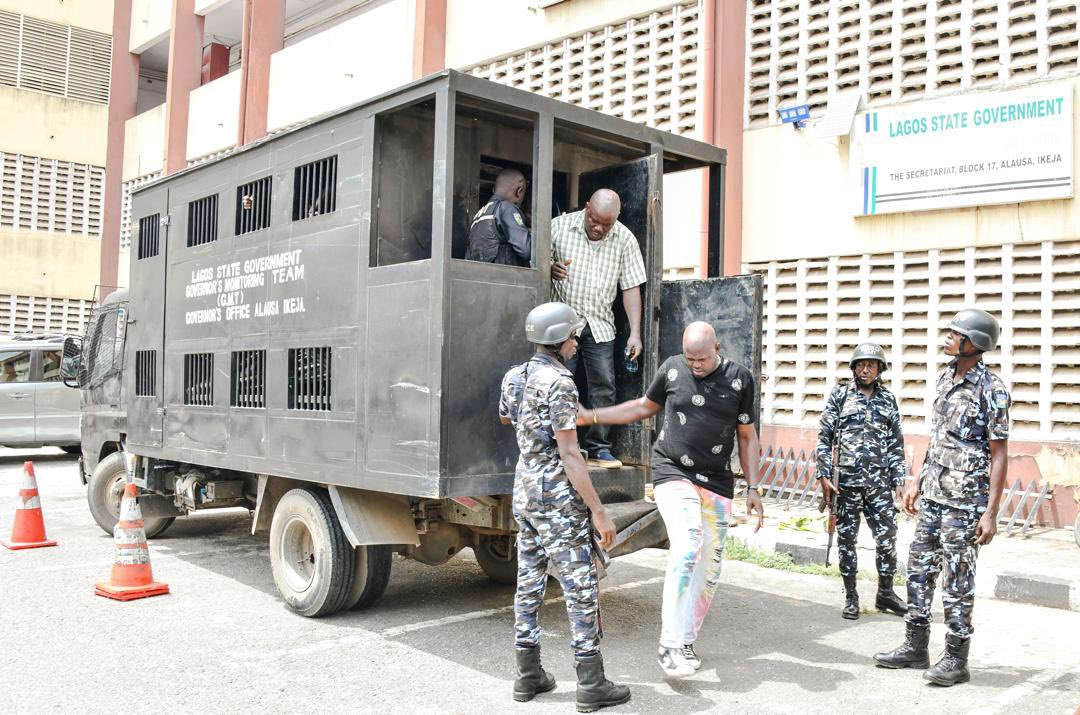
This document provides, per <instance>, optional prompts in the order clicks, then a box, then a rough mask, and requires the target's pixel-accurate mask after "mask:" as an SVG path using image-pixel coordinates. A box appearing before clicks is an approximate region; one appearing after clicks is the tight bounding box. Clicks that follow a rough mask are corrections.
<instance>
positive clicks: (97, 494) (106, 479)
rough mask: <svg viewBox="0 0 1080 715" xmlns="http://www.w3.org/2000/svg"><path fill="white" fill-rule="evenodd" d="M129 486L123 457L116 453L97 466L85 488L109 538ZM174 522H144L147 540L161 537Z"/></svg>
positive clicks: (93, 513) (170, 519) (159, 519)
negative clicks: (125, 486) (125, 489)
mask: <svg viewBox="0 0 1080 715" xmlns="http://www.w3.org/2000/svg"><path fill="white" fill-rule="evenodd" d="M126 482H127V473H126V472H125V470H124V456H123V454H122V453H120V452H113V453H112V454H110V455H109V456H108V457H106V458H105V459H103V460H101V461H100V462H98V465H97V469H95V470H94V473H93V474H92V475H90V483H89V484H88V485H87V487H86V501H87V503H88V504H89V506H90V514H91V516H93V517H94V521H96V522H97V524H98V526H100V527H101V528H102V529H103V530H104V531H105V533H106V534H109V535H110V536H111V535H112V533H113V528H114V527H115V526H116V522H117V520H118V519H119V518H120V499H121V498H122V497H123V496H124V484H125V483H126ZM175 520H176V518H175V517H171V516H162V517H150V518H145V519H143V529H144V530H145V531H146V538H148V539H152V538H154V537H155V536H159V535H160V534H161V532H163V531H165V530H166V529H168V528H169V525H170V524H172V523H173V522H174V521H175Z"/></svg>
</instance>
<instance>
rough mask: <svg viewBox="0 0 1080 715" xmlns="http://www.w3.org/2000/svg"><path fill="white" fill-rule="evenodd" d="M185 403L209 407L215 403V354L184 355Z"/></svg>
mask: <svg viewBox="0 0 1080 715" xmlns="http://www.w3.org/2000/svg"><path fill="white" fill-rule="evenodd" d="M184 404H185V405H195V406H202V407H209V406H210V405H213V404H214V354H213V353H192V354H189V355H185V356H184Z"/></svg>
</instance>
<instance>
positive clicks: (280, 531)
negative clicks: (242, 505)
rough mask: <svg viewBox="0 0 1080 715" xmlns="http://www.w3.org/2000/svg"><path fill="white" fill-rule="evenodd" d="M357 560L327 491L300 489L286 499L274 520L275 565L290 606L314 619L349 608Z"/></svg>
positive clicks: (272, 547) (279, 586)
mask: <svg viewBox="0 0 1080 715" xmlns="http://www.w3.org/2000/svg"><path fill="white" fill-rule="evenodd" d="M354 558H355V557H354V554H353V547H352V545H351V544H349V540H348V539H347V538H346V537H345V532H344V531H343V530H342V528H341V524H339V523H338V520H337V516H336V515H335V513H334V507H333V505H332V504H331V503H330V497H329V495H328V494H327V493H326V492H325V491H324V490H322V489H316V488H309V487H300V488H298V489H293V490H291V491H289V492H286V493H285V495H284V496H283V497H281V500H280V501H278V503H277V507H276V508H275V509H274V518H273V520H272V521H271V522H270V566H271V568H272V569H273V572H274V583H275V584H276V585H277V589H278V592H279V593H280V594H281V597H282V598H283V599H284V600H285V605H287V606H288V607H289V608H290V609H292V610H293V611H295V612H296V613H299V614H300V615H301V616H307V617H309V618H318V617H319V616H327V615H330V614H331V613H335V612H337V611H339V610H341V608H342V607H343V606H346V605H349V604H347V603H346V601H347V599H348V598H349V596H350V594H351V589H352V582H353V567H354Z"/></svg>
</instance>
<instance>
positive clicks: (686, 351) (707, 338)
mask: <svg viewBox="0 0 1080 715" xmlns="http://www.w3.org/2000/svg"><path fill="white" fill-rule="evenodd" d="M682 349H683V358H684V359H685V360H686V365H687V367H689V368H690V372H692V373H693V374H694V377H705V376H707V375H709V374H710V373H711V372H712V371H713V370H715V369H716V368H717V367H718V366H719V364H720V360H719V357H720V343H719V342H717V340H716V331H715V330H713V326H712V325H711V324H709V323H706V322H705V321H702V320H698V321H695V322H693V323H690V324H689V325H687V326H686V329H685V330H683V337H682Z"/></svg>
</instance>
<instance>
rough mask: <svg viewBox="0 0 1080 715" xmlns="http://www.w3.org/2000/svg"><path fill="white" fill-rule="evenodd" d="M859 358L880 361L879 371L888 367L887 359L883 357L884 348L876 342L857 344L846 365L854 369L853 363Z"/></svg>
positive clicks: (883, 370)
mask: <svg viewBox="0 0 1080 715" xmlns="http://www.w3.org/2000/svg"><path fill="white" fill-rule="evenodd" d="M860 360H877V361H878V362H879V363H881V372H885V371H886V370H888V369H889V361H888V360H886V359H885V350H884V349H882V347H881V346H880V345H878V344H877V343H860V344H859V345H857V346H856V347H855V352H853V353H851V359H850V360H848V367H850V368H851V369H852V370H854V369H855V363H857V362H859V361H860Z"/></svg>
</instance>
